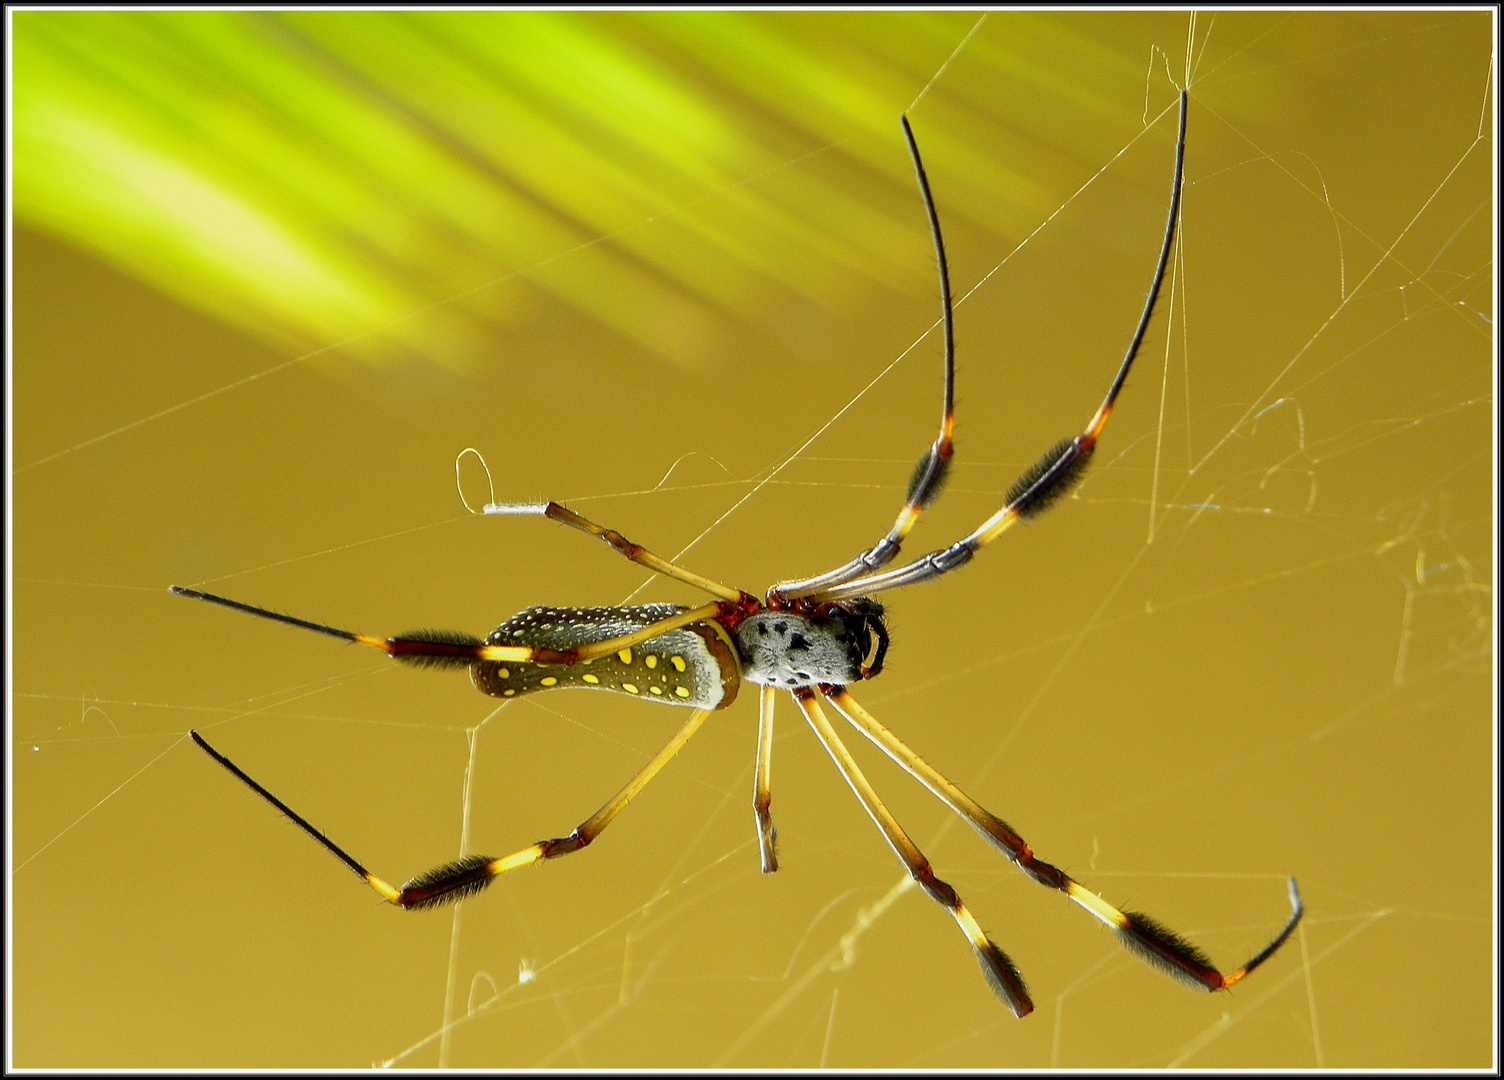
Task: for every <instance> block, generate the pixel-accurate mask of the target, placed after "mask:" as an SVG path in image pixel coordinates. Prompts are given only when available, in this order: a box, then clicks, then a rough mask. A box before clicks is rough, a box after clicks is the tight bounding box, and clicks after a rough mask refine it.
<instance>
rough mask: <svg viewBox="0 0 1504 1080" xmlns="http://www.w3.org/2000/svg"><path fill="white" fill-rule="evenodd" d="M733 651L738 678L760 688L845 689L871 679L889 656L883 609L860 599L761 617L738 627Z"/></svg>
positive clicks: (773, 611) (803, 606)
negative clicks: (739, 671)
mask: <svg viewBox="0 0 1504 1080" xmlns="http://www.w3.org/2000/svg"><path fill="white" fill-rule="evenodd" d="M874 637H875V638H876V639H877V648H876V651H875V652H874V651H873V646H872V639H873V638H874ZM736 651H737V653H738V655H739V656H740V658H741V662H742V678H744V679H746V680H747V681H748V682H755V683H761V684H762V685H764V686H776V687H779V688H781V689H790V688H793V687H799V686H818V685H821V684H825V685H829V686H845V685H847V684H848V683H854V682H857V681H859V680H861V679H869V678H871V677H872V676H873V675H876V674H877V673H878V672H879V671H881V670H882V663H883V656H884V654H885V653H886V652H887V651H888V631H887V627H886V626H885V625H884V623H883V606H882V604H880V603H878V602H877V601H876V600H871V599H868V598H867V597H858V598H856V599H854V600H848V601H846V602H844V603H840V604H818V605H809V604H796V605H793V606H791V607H788V608H783V609H770V610H767V611H759V612H757V613H756V614H755V615H749V616H747V618H745V619H743V620H742V621H741V622H740V623H738V624H737V627H736ZM869 653H870V654H871V655H872V662H871V663H870V664H869V663H868V662H867V656H868V654H869Z"/></svg>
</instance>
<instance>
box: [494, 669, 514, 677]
mask: <svg viewBox="0 0 1504 1080" xmlns="http://www.w3.org/2000/svg"><path fill="white" fill-rule="evenodd" d="M496 674H498V675H500V676H501V677H502V678H503V679H510V678H511V677H512V673H511V672H510V671H508V670H507V669H506V668H504V667H503V668H497V669H496Z"/></svg>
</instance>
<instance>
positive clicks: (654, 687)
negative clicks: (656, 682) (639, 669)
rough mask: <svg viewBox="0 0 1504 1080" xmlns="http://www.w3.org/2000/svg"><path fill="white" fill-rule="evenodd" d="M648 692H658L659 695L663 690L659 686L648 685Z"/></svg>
mask: <svg viewBox="0 0 1504 1080" xmlns="http://www.w3.org/2000/svg"><path fill="white" fill-rule="evenodd" d="M648 693H650V694H660V695H661V694H662V693H663V690H662V689H661V688H660V687H657V686H650V687H648Z"/></svg>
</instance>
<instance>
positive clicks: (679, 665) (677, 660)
mask: <svg viewBox="0 0 1504 1080" xmlns="http://www.w3.org/2000/svg"><path fill="white" fill-rule="evenodd" d="M669 659H670V660H672V661H673V662H674V670H675V671H683V670H684V657H682V656H671V657H669Z"/></svg>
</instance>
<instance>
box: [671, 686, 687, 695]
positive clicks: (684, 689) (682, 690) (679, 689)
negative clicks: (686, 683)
mask: <svg viewBox="0 0 1504 1080" xmlns="http://www.w3.org/2000/svg"><path fill="white" fill-rule="evenodd" d="M674 693H676V694H678V695H679V696H680V697H689V689H688V688H687V687H683V686H676V687H674Z"/></svg>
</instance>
